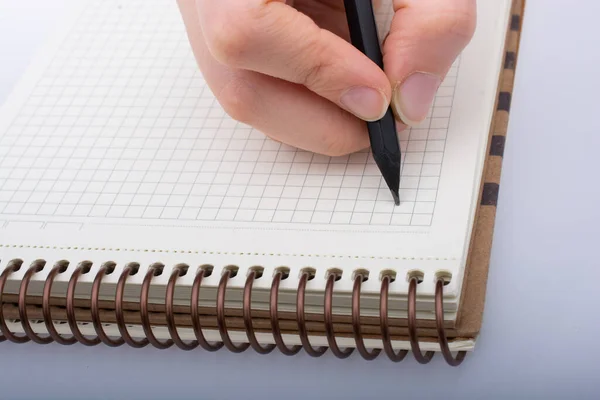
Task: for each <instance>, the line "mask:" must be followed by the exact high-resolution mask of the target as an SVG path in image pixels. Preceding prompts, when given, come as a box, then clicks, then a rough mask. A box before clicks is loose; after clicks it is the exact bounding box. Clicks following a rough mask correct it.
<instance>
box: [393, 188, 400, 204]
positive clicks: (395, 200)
mask: <svg viewBox="0 0 600 400" xmlns="http://www.w3.org/2000/svg"><path fill="white" fill-rule="evenodd" d="M391 192H392V197H393V198H394V203H395V204H396V205H397V206H399V205H400V195H399V194H398V192H395V191H393V190H391Z"/></svg>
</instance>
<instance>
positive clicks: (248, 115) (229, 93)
mask: <svg viewBox="0 0 600 400" xmlns="http://www.w3.org/2000/svg"><path fill="white" fill-rule="evenodd" d="M216 97H217V99H218V100H219V104H221V107H223V110H224V111H225V112H226V113H227V114H228V115H229V116H230V117H231V118H233V119H234V120H236V121H238V122H241V123H243V124H247V125H251V124H252V123H253V121H254V118H255V114H256V113H255V112H254V105H255V102H256V94H255V92H254V90H253V89H252V88H251V87H250V85H248V83H247V82H246V81H244V80H243V79H241V78H239V77H235V78H232V79H231V80H229V81H227V83H225V85H224V86H223V87H222V88H221V90H220V91H219V93H218V94H217V95H216Z"/></svg>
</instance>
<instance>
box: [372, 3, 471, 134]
mask: <svg viewBox="0 0 600 400" xmlns="http://www.w3.org/2000/svg"><path fill="white" fill-rule="evenodd" d="M394 11H395V15H394V18H393V20H392V25H391V28H390V33H389V35H388V37H387V39H386V41H385V44H384V48H383V52H384V65H385V70H386V73H387V75H388V77H389V79H390V82H391V84H392V87H393V88H394V91H393V95H392V106H393V109H394V111H395V114H396V116H397V118H399V119H400V120H401V121H402V122H404V123H405V124H407V125H410V126H414V125H417V124H419V123H420V122H422V121H423V120H424V119H425V118H426V116H427V115H428V113H429V110H430V109H431V106H432V103H433V100H434V98H435V94H436V92H437V89H438V88H439V85H440V84H441V82H442V81H443V79H444V78H445V76H446V74H447V73H448V70H449V69H450V67H451V66H452V64H453V62H454V61H455V60H456V58H457V57H458V55H459V54H460V53H461V52H462V50H463V49H464V48H465V47H466V46H467V44H468V43H469V41H470V40H471V38H472V36H473V34H474V30H475V25H476V0H394Z"/></svg>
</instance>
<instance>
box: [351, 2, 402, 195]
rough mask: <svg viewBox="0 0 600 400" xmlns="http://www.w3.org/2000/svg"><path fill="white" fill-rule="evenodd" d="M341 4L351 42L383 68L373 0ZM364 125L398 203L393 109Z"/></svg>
mask: <svg viewBox="0 0 600 400" xmlns="http://www.w3.org/2000/svg"><path fill="white" fill-rule="evenodd" d="M344 5H345V7H346V17H347V19H348V27H349V29H350V39H351V41H352V44H353V45H354V47H356V48H357V49H359V50H360V51H361V52H363V53H364V54H365V55H366V56H367V57H369V59H371V61H373V62H374V63H375V64H377V65H378V66H379V67H380V68H381V69H383V55H382V52H381V47H380V45H379V36H378V33H377V24H376V21H375V14H374V11H373V4H372V1H371V0H344ZM367 127H368V129H369V138H370V142H371V151H372V153H373V158H374V159H375V162H376V163H377V166H378V167H379V170H380V171H381V174H382V176H383V179H384V180H385V182H386V183H387V185H388V187H389V189H390V191H391V192H392V196H393V198H394V203H395V204H396V205H399V204H400V195H399V189H400V162H401V152H400V144H399V143H398V133H397V131H396V121H395V119H394V113H393V111H392V109H391V108H388V110H387V112H386V113H385V115H384V116H383V118H382V119H380V120H379V121H374V122H367Z"/></svg>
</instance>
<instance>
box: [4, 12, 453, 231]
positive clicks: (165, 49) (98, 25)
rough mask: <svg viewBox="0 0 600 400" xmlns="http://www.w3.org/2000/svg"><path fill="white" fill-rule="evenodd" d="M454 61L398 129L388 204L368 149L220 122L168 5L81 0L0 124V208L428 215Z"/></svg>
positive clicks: (399, 220) (261, 217)
mask: <svg viewBox="0 0 600 400" xmlns="http://www.w3.org/2000/svg"><path fill="white" fill-rule="evenodd" d="M381 22H382V24H383V25H385V24H389V14H387V15H384V18H383V19H382V20H381ZM380 28H381V26H380ZM458 67H459V65H458V62H457V63H456V64H455V65H454V66H453V67H452V69H451V70H450V73H449V74H448V77H447V78H446V80H445V81H444V83H443V84H442V87H441V89H440V91H439V93H438V95H437V97H436V99H435V104H434V107H433V109H432V111H431V113H430V116H429V117H428V118H427V119H426V120H425V121H424V122H423V123H422V124H421V126H419V127H418V128H414V129H410V130H407V131H404V132H402V133H401V148H402V150H403V164H402V178H401V190H400V196H401V199H402V204H401V205H400V206H399V207H395V206H394V204H393V202H392V200H391V197H390V194H389V190H388V189H387V187H386V185H385V182H384V181H383V180H382V178H381V175H380V172H379V170H378V169H377V166H376V165H375V163H374V161H373V158H372V156H371V154H370V153H369V151H368V150H366V151H364V152H361V153H357V154H352V155H350V156H345V157H334V158H330V157H325V156H321V155H316V154H312V153H308V152H303V151H299V150H297V149H294V148H291V147H288V146H285V145H281V144H279V143H277V142H274V141H272V140H270V139H268V138H266V137H265V136H264V135H263V134H262V133H261V132H258V131H256V130H253V129H251V128H250V127H248V126H245V125H243V124H240V123H237V122H236V121H234V120H232V119H230V118H229V117H228V116H227V115H226V114H225V112H224V111H223V109H222V108H221V106H220V105H219V103H218V102H217V101H216V100H215V98H214V96H213V94H212V93H211V92H210V90H209V89H208V87H207V86H206V85H205V82H204V80H203V78H202V75H201V73H200V72H199V70H198V68H197V66H196V64H195V60H194V57H193V54H192V52H191V49H190V46H189V43H188V40H187V37H186V33H185V30H184V26H183V24H182V22H181V17H180V15H179V11H178V9H177V7H176V5H175V4H174V3H173V2H171V1H168V0H144V1H140V0H136V1H134V0H131V1H126V2H121V1H117V0H109V1H93V2H91V3H90V6H89V7H87V8H85V10H84V12H83V14H82V15H81V16H80V17H79V18H78V22H77V24H76V26H75V27H74V28H73V30H72V31H71V32H70V33H69V34H68V36H67V38H66V40H65V41H64V42H63V43H62V44H61V46H60V48H59V50H58V52H57V53H56V54H55V56H54V58H53V59H52V61H51V62H50V64H49V66H48V67H47V69H46V70H45V71H44V72H43V75H42V77H41V79H39V81H38V82H37V83H36V85H35V87H34V88H33V90H32V92H31V94H30V96H29V97H28V98H27V99H26V101H25V103H24V105H23V106H22V108H21V109H20V110H19V112H18V113H17V115H16V116H15V117H14V118H13V119H12V120H11V121H10V123H9V124H8V125H7V127H6V129H5V130H3V131H1V132H0V213H1V214H3V215H4V217H3V219H7V220H13V219H19V218H20V217H25V216H29V217H32V216H33V217H37V218H38V219H43V218H45V217H48V216H53V217H60V218H61V219H63V220H65V221H69V220H70V219H77V220H79V219H81V218H84V219H85V220H94V219H103V218H116V219H128V220H139V221H171V222H172V221H173V220H176V221H204V222H206V221H244V222H270V223H290V222H291V223H297V224H335V225H339V224H351V225H371V226H391V227H393V226H397V227H408V226H429V225H430V224H431V221H432V217H433V214H434V210H435V206H436V198H437V194H438V184H439V177H440V171H441V166H442V160H443V156H444V148H445V144H446V138H447V134H448V123H449V119H450V114H451V111H452V102H453V96H454V86H455V83H456V76H457V73H458Z"/></svg>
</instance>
